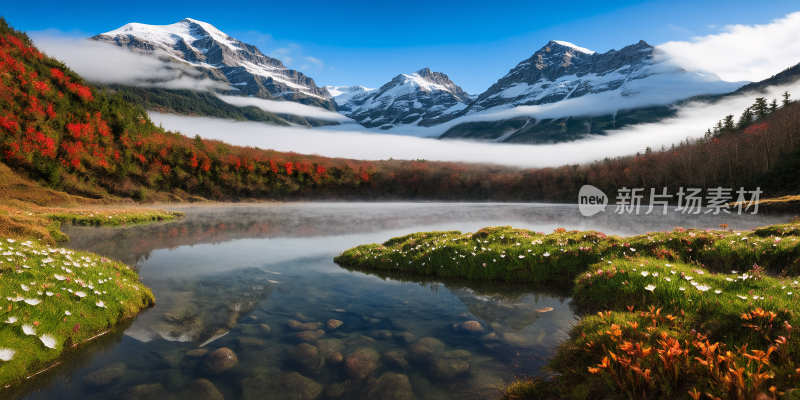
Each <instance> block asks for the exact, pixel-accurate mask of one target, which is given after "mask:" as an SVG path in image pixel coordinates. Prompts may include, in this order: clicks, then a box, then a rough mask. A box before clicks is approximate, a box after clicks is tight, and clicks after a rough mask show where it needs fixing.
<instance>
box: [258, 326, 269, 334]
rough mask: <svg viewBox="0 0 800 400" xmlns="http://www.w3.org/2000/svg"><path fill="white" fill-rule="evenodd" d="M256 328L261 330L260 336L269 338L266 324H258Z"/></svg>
mask: <svg viewBox="0 0 800 400" xmlns="http://www.w3.org/2000/svg"><path fill="white" fill-rule="evenodd" d="M258 328H259V329H261V334H262V335H264V336H269V334H270V333H271V332H272V330H271V329H270V328H269V325H267V324H259V325H258Z"/></svg>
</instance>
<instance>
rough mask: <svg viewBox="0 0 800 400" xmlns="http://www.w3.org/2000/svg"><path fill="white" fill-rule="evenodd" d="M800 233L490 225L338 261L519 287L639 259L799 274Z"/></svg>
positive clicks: (409, 239)
mask: <svg viewBox="0 0 800 400" xmlns="http://www.w3.org/2000/svg"><path fill="white" fill-rule="evenodd" d="M799 228H800V223H799V222H797V221H793V222H792V223H790V224H785V225H776V226H774V227H767V228H761V229H758V230H756V231H746V232H733V231H726V230H704V231H698V230H694V229H687V230H684V229H682V228H676V229H675V230H674V231H673V232H653V233H649V234H647V235H640V236H633V237H628V238H624V237H619V236H608V235H605V234H603V233H600V232H595V231H587V232H580V231H569V232H567V231H562V232H554V233H551V234H549V235H546V234H544V233H543V232H532V231H529V230H525V229H514V228H511V227H508V226H503V227H488V228H483V229H481V230H480V231H478V232H476V233H474V234H472V233H466V234H465V233H461V232H459V231H449V232H419V233H415V234H411V235H406V236H402V237H398V238H393V239H390V240H388V241H386V242H385V243H383V244H368V245H361V246H358V247H354V248H351V249H348V250H346V251H344V252H343V253H341V254H340V255H339V256H337V257H335V258H334V261H335V262H337V263H339V264H341V265H345V266H349V267H353V268H357V269H378V270H390V271H400V272H411V273H417V274H424V275H435V276H441V277H450V278H467V279H482V280H505V281H518V282H570V281H572V279H574V278H575V276H577V274H580V273H582V272H585V271H586V269H587V268H588V266H589V265H591V264H594V263H597V262H600V261H606V262H609V261H614V260H617V259H620V258H625V257H631V256H638V255H646V256H651V257H655V258H659V259H666V260H683V261H686V262H692V263H696V264H697V265H698V266H705V267H707V268H709V269H711V270H728V269H737V268H739V269H741V268H742V266H743V265H744V266H751V265H753V264H755V263H757V264H758V265H760V266H762V267H765V268H767V269H769V270H771V271H773V272H775V273H784V274H797V273H798V272H800V260H798V259H800V252H798V251H796V249H797V246H798V237H797V235H798V234H800V229H799Z"/></svg>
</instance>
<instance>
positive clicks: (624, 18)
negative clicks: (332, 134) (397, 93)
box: [0, 0, 800, 94]
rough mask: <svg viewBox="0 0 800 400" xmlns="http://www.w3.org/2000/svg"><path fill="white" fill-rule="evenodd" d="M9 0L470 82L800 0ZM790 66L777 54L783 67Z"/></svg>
mask: <svg viewBox="0 0 800 400" xmlns="http://www.w3.org/2000/svg"><path fill="white" fill-rule="evenodd" d="M36 4H37V6H36V8H35V9H31V7H30V6H29V5H27V4H25V3H24V2H22V1H15V2H6V3H5V4H3V7H2V10H0V13H2V15H3V16H4V17H5V18H6V19H7V20H8V22H9V23H11V24H12V25H13V26H15V27H16V28H18V29H22V30H25V31H42V30H48V29H50V30H59V31H62V32H65V33H66V34H69V35H80V36H91V35H94V34H97V33H102V32H106V31H110V30H113V29H116V28H118V27H119V26H122V25H124V24H126V23H128V22H140V23H146V24H154V25H163V24H170V23H174V22H177V21H179V20H181V19H183V18H186V17H191V18H195V19H198V20H201V21H205V22H208V23H211V24H213V25H214V26H216V27H217V28H219V29H220V30H222V31H223V32H226V33H228V34H229V35H231V36H233V37H235V38H237V39H240V40H242V41H244V42H247V43H251V44H254V45H256V46H258V47H259V48H260V49H261V50H262V52H264V53H265V54H267V55H272V56H274V57H276V58H278V59H281V60H283V61H284V62H285V64H287V65H288V66H289V67H290V68H293V69H298V70H300V71H302V72H304V73H306V74H307V75H309V76H311V77H312V78H314V80H315V81H316V82H317V84H318V85H320V86H322V85H363V86H368V87H379V86H380V85H382V84H384V83H386V82H388V81H389V80H390V79H391V78H392V77H394V76H396V75H397V74H399V73H410V72H413V71H415V70H417V69H420V68H423V67H430V68H431V69H433V70H435V71H441V72H444V73H446V74H447V75H449V76H450V78H451V79H452V80H453V81H454V82H455V83H456V84H459V85H461V86H462V87H463V88H464V89H465V90H466V91H467V92H469V93H473V94H477V93H480V92H482V91H484V90H485V89H486V88H488V87H489V86H490V85H491V84H493V83H494V82H495V81H497V79H499V78H500V77H502V76H503V75H505V74H506V73H507V72H508V70H509V69H511V68H513V67H514V66H515V65H516V64H517V63H519V62H520V61H522V60H524V59H526V58H528V57H530V55H531V54H532V53H533V52H535V51H536V50H538V49H539V48H541V47H542V46H543V45H544V44H546V43H547V41H548V40H550V39H556V40H565V41H569V42H572V43H575V44H577V45H579V46H582V47H586V48H589V49H591V50H595V51H598V52H605V51H608V50H610V49H612V48H613V49H619V48H621V47H624V46H626V45H628V44H632V43H636V42H637V41H639V40H640V39H643V40H645V41H647V42H648V43H650V44H653V45H657V44H661V43H664V42H668V41H686V40H689V39H690V38H692V37H694V36H706V35H710V34H714V33H717V32H720V29H721V28H723V27H725V26H727V25H734V24H746V25H753V24H767V23H769V22H770V21H772V20H773V19H776V18H780V17H783V16H785V15H786V14H789V13H791V12H794V11H800V1H796V0H776V1H766V2H764V1H762V2H755V1H730V0H728V1H697V0H695V1H683V0H679V1H617V2H599V1H570V2H562V3H557V2H552V1H548V2H539V1H492V2H490V1H485V0H484V1H472V0H465V1H458V2H444V1H439V2H437V1H428V2H383V1H319V2H317V1H305V2H299V1H289V2H287V1H275V2H272V1H259V2H252V3H248V2H242V1H239V2H201V1H194V2H165V1H159V2H154V1H138V2H136V3H135V5H133V4H131V3H125V2H108V1H102V2H99V1H98V2H95V1H81V2H75V3H72V4H70V5H69V6H68V7H65V6H64V5H65V3H64V2H63V1H59V2H48V1H39V2H37V3H36ZM788 66H789V65H786V66H776V72H777V71H778V70H780V69H783V68H785V67H788Z"/></svg>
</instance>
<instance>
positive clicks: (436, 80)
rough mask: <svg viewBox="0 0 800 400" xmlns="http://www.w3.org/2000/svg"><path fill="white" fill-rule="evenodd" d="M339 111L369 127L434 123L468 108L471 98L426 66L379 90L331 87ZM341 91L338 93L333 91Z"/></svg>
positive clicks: (386, 127) (398, 78) (403, 75)
mask: <svg viewBox="0 0 800 400" xmlns="http://www.w3.org/2000/svg"><path fill="white" fill-rule="evenodd" d="M329 88H331V89H329V92H331V94H332V95H333V100H334V102H336V107H337V109H338V110H339V112H341V113H343V114H344V115H347V116H348V117H350V118H353V119H354V120H356V121H358V123H360V124H361V125H363V126H365V127H367V128H380V129H384V130H386V129H391V128H393V127H395V126H398V125H401V124H403V125H420V126H431V125H435V124H437V123H439V122H441V121H443V120H445V119H446V118H447V117H449V116H451V115H453V114H455V113H458V112H459V111H461V110H463V109H465V108H466V107H467V104H468V103H469V102H470V101H471V100H472V99H471V98H470V96H469V95H468V94H467V93H466V92H465V91H464V90H463V89H461V88H460V87H459V86H458V85H456V84H455V83H453V81H451V80H450V78H448V77H447V75H445V74H443V73H441V72H433V71H431V70H430V69H429V68H423V69H421V70H419V71H417V72H414V73H413V74H408V75H407V74H400V75H397V76H396V77H395V78H394V79H392V80H391V81H390V82H389V83H387V84H385V85H383V86H381V88H380V89H377V90H375V89H366V88H363V87H361V86H350V87H342V86H336V87H329ZM332 91H335V93H338V94H334V92H332Z"/></svg>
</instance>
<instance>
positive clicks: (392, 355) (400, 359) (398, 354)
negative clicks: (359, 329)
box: [383, 350, 409, 369]
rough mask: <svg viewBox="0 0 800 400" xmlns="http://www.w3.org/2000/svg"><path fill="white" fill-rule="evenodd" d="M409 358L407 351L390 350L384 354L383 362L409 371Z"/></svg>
mask: <svg viewBox="0 0 800 400" xmlns="http://www.w3.org/2000/svg"><path fill="white" fill-rule="evenodd" d="M407 356H408V352H407V351H405V350H389V351H387V352H386V353H383V361H385V362H386V363H387V364H389V365H391V366H394V367H397V368H401V369H408V367H409V365H408V361H406V357H407Z"/></svg>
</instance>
